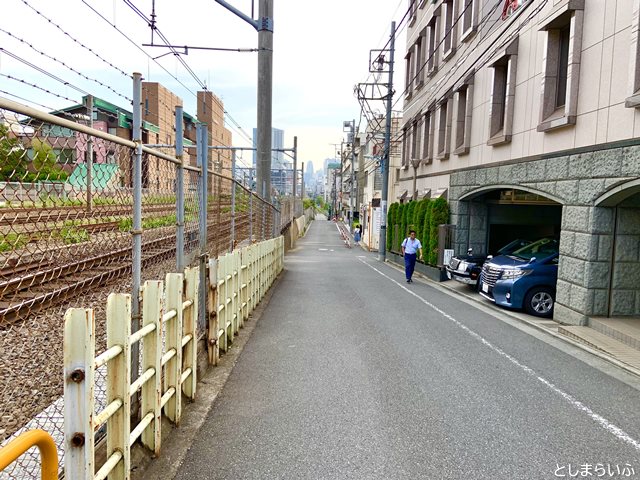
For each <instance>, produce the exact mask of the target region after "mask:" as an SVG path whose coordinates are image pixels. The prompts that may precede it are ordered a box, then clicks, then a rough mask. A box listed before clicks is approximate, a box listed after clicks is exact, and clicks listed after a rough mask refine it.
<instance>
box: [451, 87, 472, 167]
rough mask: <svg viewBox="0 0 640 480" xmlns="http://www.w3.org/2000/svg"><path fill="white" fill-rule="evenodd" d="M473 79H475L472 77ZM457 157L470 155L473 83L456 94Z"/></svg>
mask: <svg viewBox="0 0 640 480" xmlns="http://www.w3.org/2000/svg"><path fill="white" fill-rule="evenodd" d="M472 78H473V77H472ZM456 103H457V108H456V135H455V150H454V151H453V153H455V154H456V155H464V154H466V153H469V148H470V147H471V113H472V111H473V83H472V82H468V83H465V84H464V85H463V86H462V87H460V89H459V90H458V91H457V92H456Z"/></svg>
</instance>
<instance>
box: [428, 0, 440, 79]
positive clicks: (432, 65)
mask: <svg viewBox="0 0 640 480" xmlns="http://www.w3.org/2000/svg"><path fill="white" fill-rule="evenodd" d="M439 19H440V9H439V8H437V9H436V11H434V13H433V17H431V20H429V23H428V24H427V32H426V38H427V43H428V46H427V50H426V53H427V62H426V64H427V75H433V74H435V73H436V72H437V71H438V43H439V42H440V35H439V33H438V29H439V28H440V20H439Z"/></svg>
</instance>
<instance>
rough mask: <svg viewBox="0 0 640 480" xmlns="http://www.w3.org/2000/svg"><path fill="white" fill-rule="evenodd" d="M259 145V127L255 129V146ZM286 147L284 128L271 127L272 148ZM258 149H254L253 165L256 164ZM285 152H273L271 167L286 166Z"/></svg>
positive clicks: (275, 168)
mask: <svg viewBox="0 0 640 480" xmlns="http://www.w3.org/2000/svg"><path fill="white" fill-rule="evenodd" d="M257 146H258V129H257V128H254V129H253V148H257ZM283 148H284V130H280V129H279V128H272V129H271V149H272V150H275V149H280V150H282V149H283ZM256 156H257V155H256V151H255V150H254V151H253V167H254V168H255V166H256ZM283 162H284V153H283V152H274V151H272V152H271V169H272V170H277V169H280V168H284V166H283Z"/></svg>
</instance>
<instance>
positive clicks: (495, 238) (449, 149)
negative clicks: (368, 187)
mask: <svg viewBox="0 0 640 480" xmlns="http://www.w3.org/2000/svg"><path fill="white" fill-rule="evenodd" d="M409 8H410V20H409V28H408V33H407V50H406V56H405V62H406V67H407V68H406V79H405V85H404V100H405V106H404V124H403V140H404V154H403V158H402V171H401V177H400V181H401V184H402V185H403V186H402V188H403V189H407V190H411V189H412V188H413V182H414V177H415V182H416V189H417V190H418V191H419V192H424V191H430V192H434V191H435V192H437V191H440V192H443V193H446V195H447V196H448V200H449V203H450V207H451V220H452V222H453V223H454V224H455V225H456V226H457V231H456V241H455V244H456V249H457V250H458V251H464V250H466V248H467V247H474V249H476V251H489V252H490V253H493V252H494V251H495V249H496V248H498V247H500V246H501V245H503V244H505V243H507V240H509V239H512V238H513V237H528V238H532V237H542V236H558V237H559V238H560V259H559V269H558V281H557V288H556V305H555V313H554V317H555V318H556V319H557V320H559V321H562V322H563V323H572V324H587V323H588V322H589V319H590V318H593V317H601V316H604V317H607V316H636V317H637V316H640V138H638V133H639V132H640V110H639V109H638V107H640V36H639V23H640V22H639V21H640V18H639V17H640V0H626V1H618V2H610V1H602V0H505V1H500V2H496V1H495V0H435V1H426V0H413V1H410V2H409ZM636 121H638V124H637V125H636ZM445 190H446V192H445Z"/></svg>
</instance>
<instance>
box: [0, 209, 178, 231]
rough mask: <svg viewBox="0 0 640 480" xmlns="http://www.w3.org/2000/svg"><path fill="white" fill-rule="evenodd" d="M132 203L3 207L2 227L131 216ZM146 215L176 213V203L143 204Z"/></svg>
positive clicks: (1, 213)
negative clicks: (89, 205)
mask: <svg viewBox="0 0 640 480" xmlns="http://www.w3.org/2000/svg"><path fill="white" fill-rule="evenodd" d="M132 208H133V207H132V206H131V205H99V206H96V207H94V208H93V209H92V210H91V211H90V212H89V211H87V208H86V207H82V206H79V207H46V208H29V207H19V208H6V207H5V208H1V209H0V227H2V226H7V225H9V226H13V225H22V224H29V223H50V222H62V221H65V220H87V219H92V218H100V217H117V216H131V211H132ZM142 210H143V212H144V214H145V215H148V214H150V213H153V214H161V213H162V214H165V213H166V214H168V215H169V214H172V213H175V210H176V206H175V205H174V204H168V205H167V204H162V205H143V206H142Z"/></svg>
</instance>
